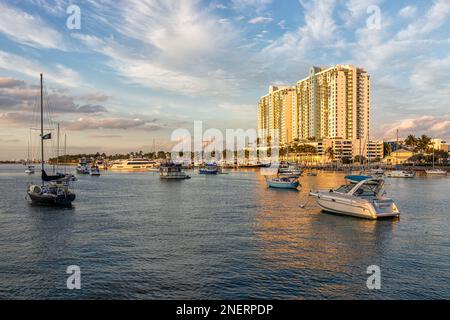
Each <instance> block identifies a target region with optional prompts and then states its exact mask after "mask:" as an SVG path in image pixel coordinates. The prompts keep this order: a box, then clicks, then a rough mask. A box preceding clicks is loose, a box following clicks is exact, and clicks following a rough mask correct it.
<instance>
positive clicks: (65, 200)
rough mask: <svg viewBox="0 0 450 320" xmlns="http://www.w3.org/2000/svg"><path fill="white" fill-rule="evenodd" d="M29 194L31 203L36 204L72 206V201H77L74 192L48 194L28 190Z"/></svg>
mask: <svg viewBox="0 0 450 320" xmlns="http://www.w3.org/2000/svg"><path fill="white" fill-rule="evenodd" d="M28 196H29V197H30V199H31V203H32V204H34V205H45V206H63V207H66V206H71V205H72V202H73V201H75V194H73V193H71V194H68V195H48V194H35V193H33V192H28Z"/></svg>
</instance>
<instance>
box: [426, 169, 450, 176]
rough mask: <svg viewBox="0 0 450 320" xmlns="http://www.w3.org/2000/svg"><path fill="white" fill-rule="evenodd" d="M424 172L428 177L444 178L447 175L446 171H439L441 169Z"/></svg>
mask: <svg viewBox="0 0 450 320" xmlns="http://www.w3.org/2000/svg"><path fill="white" fill-rule="evenodd" d="M425 172H426V174H427V175H429V176H446V175H447V171H445V170H441V169H430V170H425Z"/></svg>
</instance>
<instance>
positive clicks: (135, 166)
mask: <svg viewBox="0 0 450 320" xmlns="http://www.w3.org/2000/svg"><path fill="white" fill-rule="evenodd" d="M157 166H158V163H157V162H156V161H153V160H149V159H146V158H135V159H128V160H119V161H116V162H114V163H113V164H112V165H111V167H109V169H110V170H124V171H133V170H135V171H139V170H142V171H143V170H148V169H151V168H156V167H157Z"/></svg>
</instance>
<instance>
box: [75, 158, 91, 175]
mask: <svg viewBox="0 0 450 320" xmlns="http://www.w3.org/2000/svg"><path fill="white" fill-rule="evenodd" d="M76 170H77V173H78V174H89V165H88V163H87V160H86V159H85V158H82V159H80V161H79V162H78V165H77V169H76Z"/></svg>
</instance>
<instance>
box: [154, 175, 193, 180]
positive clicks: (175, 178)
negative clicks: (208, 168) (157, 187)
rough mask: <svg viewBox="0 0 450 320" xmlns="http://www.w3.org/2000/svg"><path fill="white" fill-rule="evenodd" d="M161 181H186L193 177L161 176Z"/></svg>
mask: <svg viewBox="0 0 450 320" xmlns="http://www.w3.org/2000/svg"><path fill="white" fill-rule="evenodd" d="M159 178H160V179H163V180H186V179H190V178H191V177H190V176H188V175H184V176H162V175H161V176H159Z"/></svg>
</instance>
